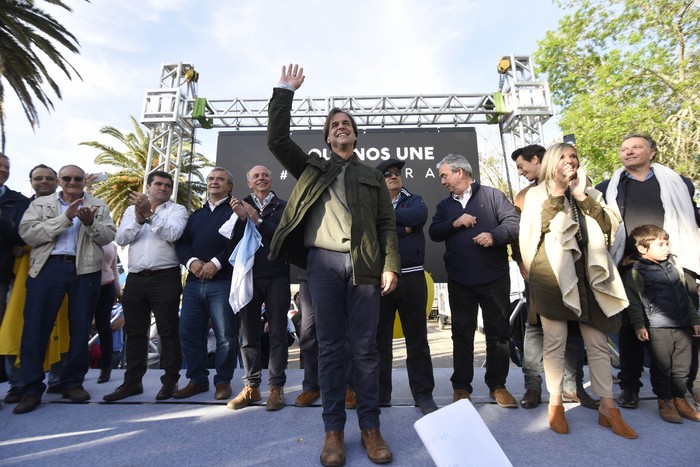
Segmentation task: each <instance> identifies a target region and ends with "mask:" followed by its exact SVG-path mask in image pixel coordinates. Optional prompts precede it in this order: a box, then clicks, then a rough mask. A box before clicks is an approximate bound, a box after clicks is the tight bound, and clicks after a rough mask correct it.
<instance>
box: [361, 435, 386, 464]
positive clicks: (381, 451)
mask: <svg viewBox="0 0 700 467" xmlns="http://www.w3.org/2000/svg"><path fill="white" fill-rule="evenodd" d="M360 441H361V442H362V447H363V448H365V449H367V457H369V460H370V461H372V462H373V463H375V464H387V463H389V462H391V459H392V455H391V449H389V446H388V445H387V444H386V441H384V438H382V434H381V433H380V432H379V429H378V428H372V429H369V430H362V432H360Z"/></svg>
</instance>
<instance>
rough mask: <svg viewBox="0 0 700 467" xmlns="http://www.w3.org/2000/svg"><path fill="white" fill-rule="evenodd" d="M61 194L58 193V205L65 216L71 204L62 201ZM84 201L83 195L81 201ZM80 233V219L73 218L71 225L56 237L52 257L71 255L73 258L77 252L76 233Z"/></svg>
mask: <svg viewBox="0 0 700 467" xmlns="http://www.w3.org/2000/svg"><path fill="white" fill-rule="evenodd" d="M61 193H62V192H60V193H58V195H57V196H58V204H59V206H61V214H65V213H66V211H67V210H68V206H70V204H71V203H69V202H67V201H63V198H62V197H61ZM84 200H85V194H84V193H83V201H84ZM79 231H80V219H78V216H75V217H74V218H73V225H72V226H70V227H69V228H68V229H66V230H65V231H64V232H63V233H61V234H60V235H59V236H58V237H56V244H55V245H54V247H53V250H51V254H52V255H71V256H75V255H76V252H77V251H78V232H79Z"/></svg>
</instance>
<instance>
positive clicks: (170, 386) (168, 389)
mask: <svg viewBox="0 0 700 467" xmlns="http://www.w3.org/2000/svg"><path fill="white" fill-rule="evenodd" d="M175 391H177V383H166V384H164V385H163V387H162V388H160V391H158V394H156V400H157V401H164V400H167V399H170V398H171V397H173V393H174V392H175Z"/></svg>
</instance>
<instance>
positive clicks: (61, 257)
mask: <svg viewBox="0 0 700 467" xmlns="http://www.w3.org/2000/svg"><path fill="white" fill-rule="evenodd" d="M49 261H63V262H64V263H75V256H72V255H51V256H49Z"/></svg>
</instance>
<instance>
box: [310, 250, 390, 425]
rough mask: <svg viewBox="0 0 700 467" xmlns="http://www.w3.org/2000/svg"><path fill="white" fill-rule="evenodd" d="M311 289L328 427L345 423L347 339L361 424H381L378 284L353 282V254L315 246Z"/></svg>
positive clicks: (320, 383)
mask: <svg viewBox="0 0 700 467" xmlns="http://www.w3.org/2000/svg"><path fill="white" fill-rule="evenodd" d="M307 273H308V276H309V288H310V291H311V301H312V302H313V308H314V317H315V320H316V335H317V338H318V378H319V385H320V387H321V396H322V398H323V424H324V427H325V430H326V431H327V432H328V431H342V430H343V429H344V428H345V421H346V414H345V387H346V382H345V379H346V378H345V370H346V365H347V364H348V363H349V362H347V361H346V360H347V359H346V347H345V346H346V343H349V345H350V351H351V354H352V383H353V386H354V389H355V393H356V394H357V418H358V420H359V424H360V429H361V430H367V429H372V428H379V413H380V411H379V357H378V353H377V324H378V322H379V286H378V285H355V284H353V274H352V260H351V258H350V254H349V253H338V252H334V251H328V250H323V249H319V248H312V249H311V250H309V255H308V269H307Z"/></svg>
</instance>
